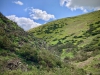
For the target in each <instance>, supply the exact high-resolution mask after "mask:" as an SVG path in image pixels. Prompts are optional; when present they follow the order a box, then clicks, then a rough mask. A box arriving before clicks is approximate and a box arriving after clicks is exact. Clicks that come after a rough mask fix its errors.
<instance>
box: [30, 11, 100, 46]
mask: <svg viewBox="0 0 100 75" xmlns="http://www.w3.org/2000/svg"><path fill="white" fill-rule="evenodd" d="M99 24H100V11H95V12H91V13H87V14H84V15H80V16H75V17H69V18H63V19H59V20H56V21H53V22H49V23H46V24H44V25H41V26H40V27H36V28H33V29H31V30H29V32H30V33H33V34H34V35H35V36H36V37H37V38H42V39H44V40H45V41H46V42H48V44H50V45H56V44H57V43H62V44H65V43H67V42H72V43H74V44H75V45H77V44H79V43H80V44H79V45H78V46H79V47H83V46H84V45H86V44H88V43H90V42H91V40H92V39H93V38H94V37H95V36H96V35H97V34H100V25H99ZM90 30H92V31H90ZM96 33H97V34H96Z"/></svg>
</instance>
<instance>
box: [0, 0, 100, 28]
mask: <svg viewBox="0 0 100 75" xmlns="http://www.w3.org/2000/svg"><path fill="white" fill-rule="evenodd" d="M94 10H100V0H89V1H87V0H0V12H2V13H3V14H4V15H5V16H6V17H7V18H9V19H11V20H13V21H15V22H17V24H18V25H19V26H20V27H22V28H23V29H24V30H29V29H31V28H34V27H37V26H39V25H41V24H44V23H47V22H49V21H52V20H56V19H60V18H65V17H72V16H77V15H81V14H84V13H87V12H91V11H94Z"/></svg>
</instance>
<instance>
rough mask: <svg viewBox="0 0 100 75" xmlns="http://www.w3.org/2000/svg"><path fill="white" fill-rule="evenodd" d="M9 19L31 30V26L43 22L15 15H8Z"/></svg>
mask: <svg viewBox="0 0 100 75" xmlns="http://www.w3.org/2000/svg"><path fill="white" fill-rule="evenodd" d="M6 17H7V18H8V19H10V20H12V21H14V22H17V24H18V25H19V26H20V27H21V28H23V29H24V30H29V29H31V28H34V27H37V26H39V25H41V24H39V23H36V22H34V21H33V20H31V19H30V18H25V17H16V16H15V15H10V16H6Z"/></svg>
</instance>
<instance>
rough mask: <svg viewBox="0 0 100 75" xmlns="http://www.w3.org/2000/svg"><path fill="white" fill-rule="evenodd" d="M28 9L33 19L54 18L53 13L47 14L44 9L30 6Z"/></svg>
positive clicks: (45, 19) (46, 19)
mask: <svg viewBox="0 0 100 75" xmlns="http://www.w3.org/2000/svg"><path fill="white" fill-rule="evenodd" d="M30 11H31V12H30V17H31V18H32V19H35V20H38V19H42V20H44V21H48V20H50V19H55V16H54V15H51V14H48V13H47V12H46V11H43V10H40V9H34V8H31V9H30Z"/></svg>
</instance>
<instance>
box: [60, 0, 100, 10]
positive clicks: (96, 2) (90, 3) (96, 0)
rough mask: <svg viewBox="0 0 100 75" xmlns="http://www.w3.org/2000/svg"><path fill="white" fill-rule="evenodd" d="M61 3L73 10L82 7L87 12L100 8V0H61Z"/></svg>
mask: <svg viewBox="0 0 100 75" xmlns="http://www.w3.org/2000/svg"><path fill="white" fill-rule="evenodd" d="M60 5H61V6H63V5H65V6H66V7H68V8H70V9H71V10H76V9H81V10H83V11H84V12H87V11H88V10H99V9H100V0H60Z"/></svg>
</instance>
